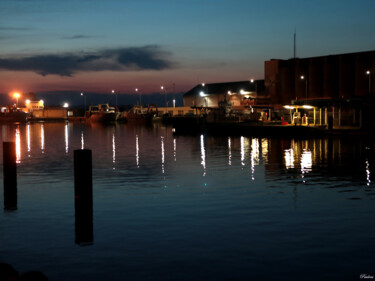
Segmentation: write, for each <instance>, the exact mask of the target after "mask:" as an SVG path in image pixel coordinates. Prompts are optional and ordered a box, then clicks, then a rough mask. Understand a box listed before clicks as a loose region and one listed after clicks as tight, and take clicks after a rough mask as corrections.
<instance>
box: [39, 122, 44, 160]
mask: <svg viewBox="0 0 375 281" xmlns="http://www.w3.org/2000/svg"><path fill="white" fill-rule="evenodd" d="M44 148H45V143H44V124H43V123H42V124H40V149H41V150H42V153H44Z"/></svg>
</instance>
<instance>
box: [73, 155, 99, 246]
mask: <svg viewBox="0 0 375 281" xmlns="http://www.w3.org/2000/svg"><path fill="white" fill-rule="evenodd" d="M74 203H75V204H74V205H75V231H76V239H75V242H76V244H79V245H90V244H92V243H93V240H94V239H93V237H94V234H93V233H94V232H93V197H92V154H91V150H89V149H80V150H75V151H74Z"/></svg>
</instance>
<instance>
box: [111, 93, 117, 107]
mask: <svg viewBox="0 0 375 281" xmlns="http://www.w3.org/2000/svg"><path fill="white" fill-rule="evenodd" d="M112 94H114V95H115V100H116V103H115V105H116V111H117V95H116V92H115V90H112Z"/></svg>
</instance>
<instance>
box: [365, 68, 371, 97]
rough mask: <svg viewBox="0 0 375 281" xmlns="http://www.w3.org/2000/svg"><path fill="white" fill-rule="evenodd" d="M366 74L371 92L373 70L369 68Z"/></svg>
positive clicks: (369, 91)
mask: <svg viewBox="0 0 375 281" xmlns="http://www.w3.org/2000/svg"><path fill="white" fill-rule="evenodd" d="M366 75H367V76H368V93H369V94H370V93H371V71H370V70H367V71H366Z"/></svg>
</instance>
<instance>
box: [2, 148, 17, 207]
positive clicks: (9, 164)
mask: <svg viewBox="0 0 375 281" xmlns="http://www.w3.org/2000/svg"><path fill="white" fill-rule="evenodd" d="M3 180H4V209H6V210H16V209H17V164H16V143H15V142H3Z"/></svg>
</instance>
